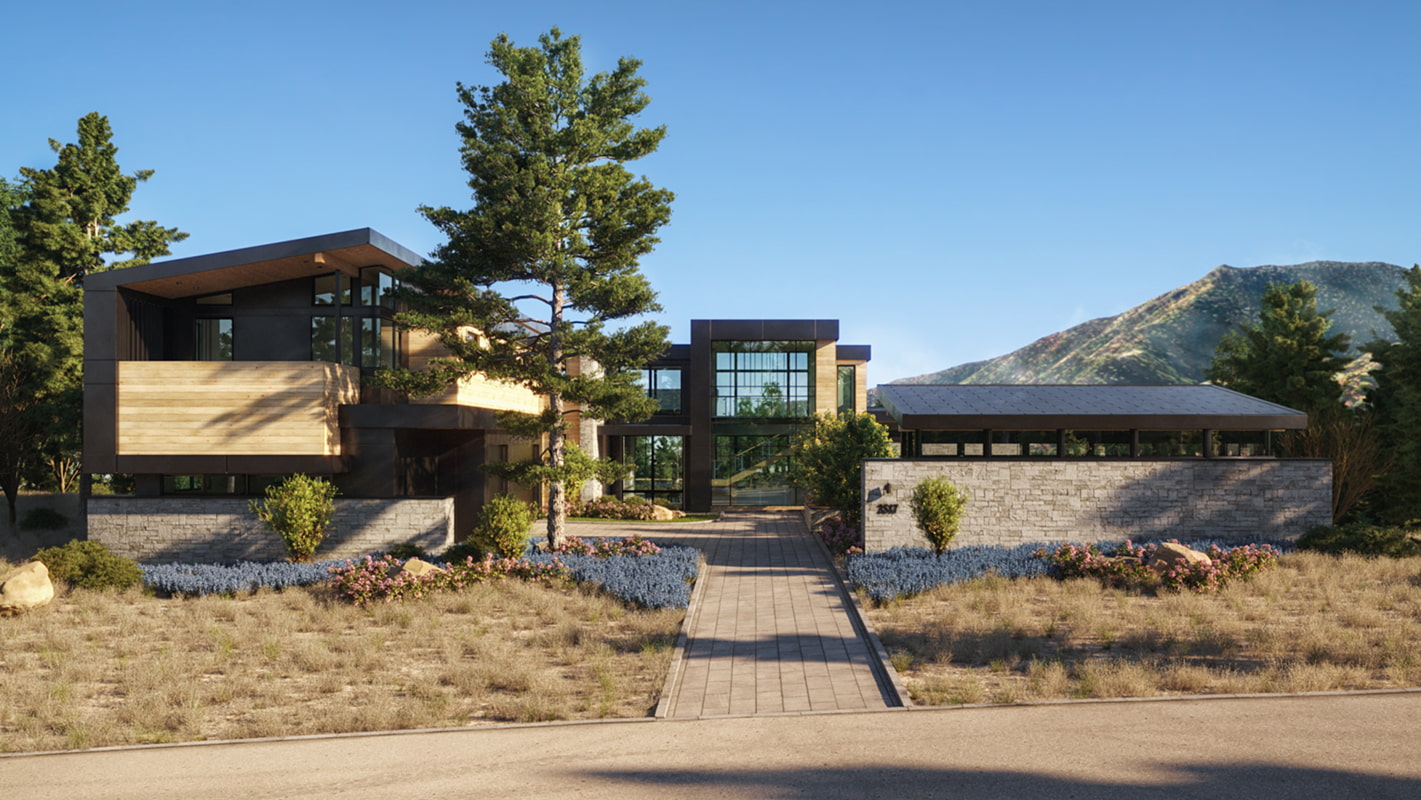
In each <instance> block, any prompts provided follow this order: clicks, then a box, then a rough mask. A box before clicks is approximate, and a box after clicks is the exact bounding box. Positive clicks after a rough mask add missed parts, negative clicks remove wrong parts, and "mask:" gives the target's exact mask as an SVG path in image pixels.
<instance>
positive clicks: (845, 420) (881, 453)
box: [789, 414, 893, 528]
mask: <svg viewBox="0 0 1421 800" xmlns="http://www.w3.org/2000/svg"><path fill="white" fill-rule="evenodd" d="M891 455H893V439H892V437H891V436H889V434H888V428H886V427H884V426H883V425H881V424H879V422H878V421H877V420H875V419H874V418H873V415H872V414H840V415H838V416H830V415H827V414H817V415H815V417H814V424H813V425H811V426H809V427H806V428H801V429H800V430H799V432H798V433H796V434H795V436H794V443H793V458H792V459H791V461H790V478H789V479H790V482H791V483H793V484H794V485H795V486H798V487H800V488H802V489H807V490H808V491H809V495H810V497H811V498H812V499H813V501H814V502H815V503H817V504H818V505H821V506H827V507H829V508H833V509H837V510H838V512H839V519H841V520H842V521H843V523H844V524H845V525H847V526H849V527H851V528H857V527H858V526H859V525H860V524H861V523H862V521H863V520H862V517H863V460H864V459H865V458H885V457H887V456H891Z"/></svg>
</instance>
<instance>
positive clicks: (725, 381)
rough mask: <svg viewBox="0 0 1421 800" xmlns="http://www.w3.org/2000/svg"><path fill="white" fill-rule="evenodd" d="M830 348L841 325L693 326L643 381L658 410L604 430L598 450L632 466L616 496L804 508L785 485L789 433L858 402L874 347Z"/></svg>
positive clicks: (706, 507) (859, 406)
mask: <svg viewBox="0 0 1421 800" xmlns="http://www.w3.org/2000/svg"><path fill="white" fill-rule="evenodd" d="M838 339H839V322H838V320H825V319H820V320H782V319H781V320H768V319H767V320H747V319H740V320H723V319H721V320H708V319H698V320H692V321H691V342H690V344H677V345H672V346H671V349H670V350H669V351H668V352H667V353H666V355H665V356H664V357H662V358H661V359H660V360H658V361H656V362H654V363H652V364H650V365H649V366H648V368H647V369H646V370H645V372H644V374H643V385H645V386H646V387H647V391H648V392H649V393H650V394H651V395H652V396H653V397H655V398H656V399H657V400H659V401H660V405H661V408H660V411H659V412H658V413H657V414H656V415H655V416H654V417H652V419H650V420H648V421H646V422H641V423H635V424H613V423H609V424H606V425H604V426H603V427H602V435H603V437H605V439H606V444H607V448H606V451H605V452H606V453H607V454H609V455H611V456H614V457H619V458H622V459H623V460H624V461H625V462H626V463H627V464H629V465H631V466H632V467H633V468H634V474H633V477H632V478H631V479H629V480H627V481H624V482H622V484H621V485H619V486H616V487H613V491H614V492H616V493H618V494H621V495H624V496H625V495H636V496H639V497H644V498H647V499H649V500H652V501H654V502H656V503H659V504H662V505H666V506H669V507H672V508H682V509H685V510H687V511H701V512H704V511H710V510H712V509H713V508H716V507H723V506H773V505H795V504H799V503H802V502H803V501H804V498H803V497H802V495H801V493H800V490H798V489H796V488H795V487H793V486H791V485H790V483H789V477H788V476H789V460H788V455H789V447H790V441H791V438H792V436H793V434H794V431H795V430H796V428H798V427H799V426H801V425H803V424H805V423H806V422H808V421H809V420H810V419H811V418H812V417H813V416H814V415H815V414H835V413H839V412H843V411H851V412H861V411H864V410H865V408H866V405H867V391H866V388H867V374H866V372H867V364H868V361H869V359H870V357H871V350H870V348H869V346H868V345H844V344H839V343H838Z"/></svg>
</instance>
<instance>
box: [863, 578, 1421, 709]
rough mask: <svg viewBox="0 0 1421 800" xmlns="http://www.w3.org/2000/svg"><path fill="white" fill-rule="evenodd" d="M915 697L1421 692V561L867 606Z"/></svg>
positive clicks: (970, 591) (948, 592)
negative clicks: (1208, 583)
mask: <svg viewBox="0 0 1421 800" xmlns="http://www.w3.org/2000/svg"><path fill="white" fill-rule="evenodd" d="M864 607H865V608H866V610H867V612H868V615H869V617H870V619H872V621H873V625H874V627H875V628H877V630H878V634H879V636H880V637H881V639H882V640H883V644H884V646H885V647H886V648H887V649H888V651H889V654H890V656H891V658H892V661H893V663H894V666H895V667H896V668H897V669H898V671H899V672H900V674H902V675H903V677H904V680H905V683H906V685H907V687H908V690H909V692H910V694H911V695H912V697H913V700H914V702H917V703H921V704H924V705H942V704H959V703H962V704H966V703H1016V702H1022V701H1030V700H1054V699H1064V698H1085V697H1151V696H1156V695H1176V694H1224V693H1252V692H1304V691H1330V690H1342V689H1381V688H1396V687H1415V686H1421V559H1414V558H1413V559H1398V560H1393V559H1387V558H1380V559H1366V558H1361V557H1357V556H1346V557H1337V556H1329V555H1321V554H1317V553H1303V552H1300V553H1294V554H1290V555H1287V556H1284V557H1283V558H1282V560H1281V563H1280V565H1279V567H1278V568H1277V569H1274V570H1271V571H1267V572H1264V573H1262V574H1259V575H1256V576H1254V577H1253V578H1251V579H1249V580H1246V581H1241V582H1238V583H1235V584H1234V585H1232V586H1229V587H1227V588H1225V589H1224V590H1223V591H1221V592H1219V593H1216V594H1193V593H1188V592H1185V593H1163V594H1160V595H1158V596H1150V595H1143V594H1139V593H1131V592H1126V591H1121V590H1117V589H1107V588H1103V587H1102V586H1101V584H1100V582H1099V581H1097V580H1094V579H1073V580H1068V581H1056V580H1054V579H1051V578H1046V577H1037V578H1028V579H1018V580H1007V579H1004V578H1000V577H996V576H991V575H989V576H987V577H985V578H981V579H978V580H974V581H970V582H967V583H962V584H957V585H953V586H946V587H941V588H938V589H936V590H934V591H932V592H929V593H926V594H923V595H920V596H918V597H914V598H911V599H908V600H901V601H898V602H896V603H892V604H889V605H886V606H883V607H880V608H873V607H872V606H871V605H869V604H868V603H867V602H865V603H864Z"/></svg>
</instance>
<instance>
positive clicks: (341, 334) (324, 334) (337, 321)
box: [311, 317, 355, 364]
mask: <svg viewBox="0 0 1421 800" xmlns="http://www.w3.org/2000/svg"><path fill="white" fill-rule="evenodd" d="M311 360H312V361H330V362H333V363H336V364H354V363H355V318H354V317H311Z"/></svg>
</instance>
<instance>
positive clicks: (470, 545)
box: [439, 539, 484, 564]
mask: <svg viewBox="0 0 1421 800" xmlns="http://www.w3.org/2000/svg"><path fill="white" fill-rule="evenodd" d="M483 557H484V551H483V548H481V547H479V545H478V543H477V542H475V541H474V540H473V539H465V540H464V541H462V542H459V543H457V544H454V545H451V546H450V547H449V549H448V550H445V551H444V552H443V553H440V554H439V558H440V559H441V560H443V561H445V562H447V563H450V564H462V563H464V561H465V560H466V559H470V558H472V559H473V560H475V561H482V560H483Z"/></svg>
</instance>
